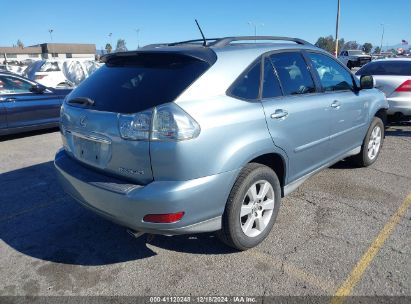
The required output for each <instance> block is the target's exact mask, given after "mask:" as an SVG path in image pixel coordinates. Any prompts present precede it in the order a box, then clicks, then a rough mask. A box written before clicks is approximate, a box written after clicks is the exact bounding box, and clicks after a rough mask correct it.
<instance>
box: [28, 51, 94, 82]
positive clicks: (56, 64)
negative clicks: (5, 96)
mask: <svg viewBox="0 0 411 304" xmlns="http://www.w3.org/2000/svg"><path fill="white" fill-rule="evenodd" d="M100 66H101V64H100V63H98V62H96V61H94V60H90V59H81V58H76V59H46V60H39V61H36V62H34V63H32V64H31V65H29V66H28V67H27V69H26V71H25V72H24V76H25V77H27V78H29V79H31V80H35V81H37V82H38V83H40V84H42V85H44V86H46V87H50V88H56V87H62V86H63V87H75V86H77V85H78V84H79V83H80V82H82V81H83V80H84V79H86V78H87V77H88V76H89V75H90V74H92V73H93V72H94V71H95V70H97V69H98V68H99V67H100Z"/></svg>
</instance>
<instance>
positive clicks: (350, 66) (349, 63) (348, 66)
mask: <svg viewBox="0 0 411 304" xmlns="http://www.w3.org/2000/svg"><path fill="white" fill-rule="evenodd" d="M347 68H349V69H350V70H351V69H352V64H351V61H348V62H347Z"/></svg>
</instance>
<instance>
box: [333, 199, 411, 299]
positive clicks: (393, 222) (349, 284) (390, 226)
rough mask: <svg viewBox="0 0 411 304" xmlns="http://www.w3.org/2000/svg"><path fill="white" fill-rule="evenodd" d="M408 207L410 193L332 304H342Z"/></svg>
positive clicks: (335, 296)
mask: <svg viewBox="0 0 411 304" xmlns="http://www.w3.org/2000/svg"><path fill="white" fill-rule="evenodd" d="M410 205H411V193H409V194H408V195H407V197H406V198H405V200H404V201H403V202H402V204H401V206H400V207H399V208H398V209H397V211H396V212H395V213H394V215H392V216H391V217H390V219H389V220H388V222H387V223H386V224H385V226H384V228H383V229H382V230H381V231H380V233H379V234H378V236H377V237H376V238H375V239H374V241H373V242H372V244H371V245H370V247H368V249H367V251H366V252H365V253H364V255H363V256H362V258H361V259H360V260H359V262H358V263H357V265H355V267H354V268H353V270H352V271H351V273H350V275H349V276H348V278H347V279H346V280H345V282H344V283H343V284H342V285H341V286H340V288H338V290H337V292H336V293H335V295H334V297H333V299H332V300H331V303H332V304H340V303H343V301H344V298H345V297H347V296H349V295H350V294H351V292H352V290H353V289H354V287H355V286H356V284H357V283H358V282H359V281H360V279H361V277H362V276H363V274H364V272H365V270H366V269H367V268H368V266H369V265H370V263H371V262H372V260H373V259H374V257H375V256H376V255H377V253H378V252H379V251H380V249H381V247H382V246H383V245H384V242H385V241H386V240H387V238H388V237H389V236H390V235H391V234H392V232H393V231H394V228H395V227H396V226H397V224H398V223H399V221H400V220H401V218H402V217H403V216H404V215H405V213H406V212H407V210H408V207H409V206H410Z"/></svg>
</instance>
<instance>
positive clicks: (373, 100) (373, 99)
mask: <svg viewBox="0 0 411 304" xmlns="http://www.w3.org/2000/svg"><path fill="white" fill-rule="evenodd" d="M364 94H366V95H368V98H367V103H368V104H367V106H368V126H369V125H370V124H371V121H372V119H373V118H374V116H375V114H376V113H377V112H378V111H379V110H381V109H388V102H387V98H386V97H385V94H384V93H383V92H381V91H380V90H378V89H375V88H374V89H371V90H364ZM367 129H368V127H367ZM365 132H367V131H365ZM364 136H365V134H364Z"/></svg>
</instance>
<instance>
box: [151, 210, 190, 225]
mask: <svg viewBox="0 0 411 304" xmlns="http://www.w3.org/2000/svg"><path fill="white" fill-rule="evenodd" d="M183 216H184V212H183V211H181V212H177V213H166V214H147V215H145V216H144V218H143V221H144V222H150V223H175V222H178V221H179V220H181V219H182V218H183Z"/></svg>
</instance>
